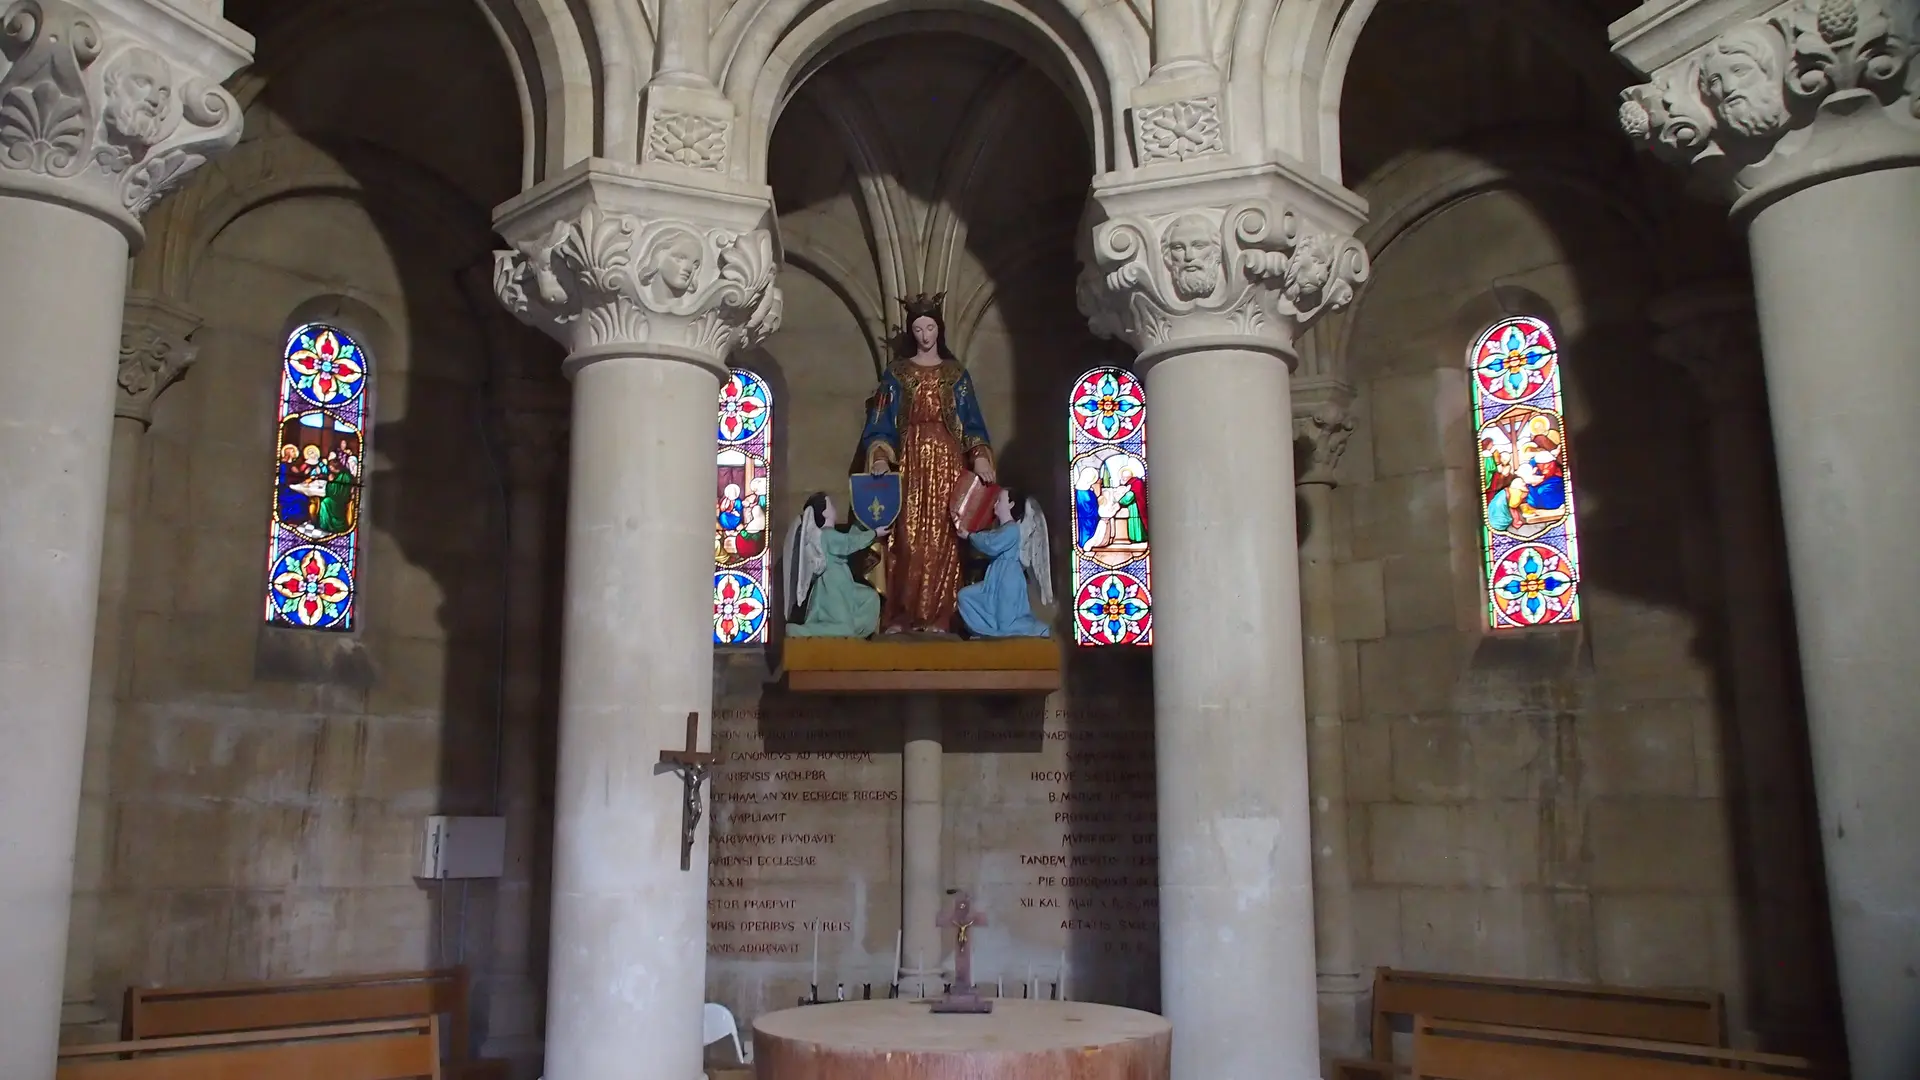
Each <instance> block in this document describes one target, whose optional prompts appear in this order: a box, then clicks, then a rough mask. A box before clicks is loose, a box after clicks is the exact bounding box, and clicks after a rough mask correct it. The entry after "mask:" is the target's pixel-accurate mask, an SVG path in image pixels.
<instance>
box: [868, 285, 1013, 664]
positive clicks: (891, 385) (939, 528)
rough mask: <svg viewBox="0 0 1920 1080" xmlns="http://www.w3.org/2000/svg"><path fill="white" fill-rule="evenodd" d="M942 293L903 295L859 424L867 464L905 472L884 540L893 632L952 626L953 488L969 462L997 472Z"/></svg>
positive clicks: (884, 617) (984, 474)
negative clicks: (903, 320) (889, 358)
mask: <svg viewBox="0 0 1920 1080" xmlns="http://www.w3.org/2000/svg"><path fill="white" fill-rule="evenodd" d="M945 295H946V294H945V293H939V294H936V295H933V296H927V295H924V294H922V295H919V296H915V297H912V298H911V299H908V300H906V301H904V302H903V306H904V307H905V308H906V314H907V326H906V330H905V331H904V332H903V333H902V334H901V335H900V337H899V339H898V341H897V343H896V345H895V352H896V354H897V355H896V357H895V359H894V360H893V362H892V363H890V364H888V365H887V370H886V371H885V372H884V373H883V374H882V375H881V376H880V388H879V389H878V390H877V391H875V393H874V396H873V398H872V399H871V400H870V402H869V405H868V409H867V423H866V427H865V428H864V429H863V430H862V431H861V433H860V457H861V458H862V460H863V461H864V463H865V465H866V468H867V471H868V472H870V473H873V474H876V475H877V474H880V473H884V472H886V471H887V470H889V469H897V470H899V472H900V516H899V518H898V520H896V521H895V522H894V525H893V538H892V542H891V543H889V544H888V545H887V556H886V584H887V587H886V589H885V590H884V592H885V598H886V606H885V610H884V611H883V612H882V614H881V620H880V621H881V626H882V627H883V628H884V629H885V631H886V632H887V633H890V634H896V633H900V632H901V631H903V630H918V631H931V632H934V633H942V634H944V633H951V632H952V631H953V619H954V611H955V608H956V607H957V605H958V602H959V595H960V540H959V536H958V534H957V533H956V532H955V531H954V523H953V512H952V503H951V500H952V497H953V490H954V484H955V482H956V481H958V480H959V479H960V477H961V475H962V472H963V470H967V469H971V470H972V471H973V472H974V473H975V474H976V475H977V476H979V477H980V479H981V480H984V481H986V482H987V483H992V482H993V480H994V465H993V443H992V440H991V439H990V438H989V437H988V436H987V424H986V420H985V418H984V417H982V416H981V414H980V403H979V399H978V398H977V397H976V396H975V394H974V391H973V380H971V379H970V378H968V377H967V372H966V369H965V368H963V367H961V366H960V362H959V361H958V360H957V359H955V358H954V355H953V352H952V351H951V350H950V349H948V348H947V326H946V320H945V318H944V316H943V315H942V313H941V310H940V304H941V301H942V300H943V299H944V298H945Z"/></svg>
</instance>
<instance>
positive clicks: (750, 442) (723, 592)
mask: <svg viewBox="0 0 1920 1080" xmlns="http://www.w3.org/2000/svg"><path fill="white" fill-rule="evenodd" d="M716 432H717V435H718V438H719V449H718V453H717V455H716V458H715V464H716V465H717V466H718V471H717V475H716V479H715V481H714V514H713V643H714V644H715V645H759V644H763V643H765V642H766V640H767V627H768V620H767V603H768V601H767V593H768V589H769V585H768V577H767V546H768V545H767V540H768V537H769V536H770V532H769V530H768V528H767V522H768V520H769V518H770V516H771V514H772V511H773V505H772V497H773V473H772V470H771V468H770V467H769V464H768V462H769V460H770V454H769V450H770V448H771V447H772V445H773V391H772V390H770V389H768V387H767V383H766V380H764V379H762V378H761V377H760V376H758V375H755V374H754V373H753V372H751V371H745V370H735V371H733V372H730V373H729V374H728V376H727V381H726V382H724V383H722V384H721V385H720V407H719V423H718V426H717V428H716Z"/></svg>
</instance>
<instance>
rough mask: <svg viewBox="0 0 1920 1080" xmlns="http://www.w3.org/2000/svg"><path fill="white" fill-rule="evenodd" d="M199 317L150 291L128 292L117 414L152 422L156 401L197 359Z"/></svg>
mask: <svg viewBox="0 0 1920 1080" xmlns="http://www.w3.org/2000/svg"><path fill="white" fill-rule="evenodd" d="M199 327H200V319H199V317H198V316H196V315H193V314H191V313H190V312H187V311H185V310H183V309H181V308H179V307H177V306H175V305H173V304H170V303H167V302H166V301H163V300H161V299H159V298H157V297H153V296H149V295H140V294H136V295H130V296H128V297H127V304H126V316H125V318H124V320H123V321H122V322H121V324H120V366H119V371H118V373H117V377H116V382H117V383H118V384H119V387H120V393H119V394H118V395H116V396H115V398H114V410H113V411H114V415H115V416H123V417H126V418H128V419H132V420H138V421H139V422H140V423H142V424H151V423H153V404H154V402H155V401H156V400H158V398H159V397H160V395H161V394H162V393H164V392H166V389H167V387H169V386H172V385H173V384H174V382H175V381H176V380H178V379H179V378H180V377H181V376H182V375H184V374H186V371H187V369H188V368H190V367H192V366H193V363H194V361H195V360H197V359H199V355H200V347H199V345H198V344H196V343H195V342H194V340H193V333H194V331H195V330H197V329H199Z"/></svg>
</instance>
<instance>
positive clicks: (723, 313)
mask: <svg viewBox="0 0 1920 1080" xmlns="http://www.w3.org/2000/svg"><path fill="white" fill-rule="evenodd" d="M778 270H779V263H778V260H777V259H776V258H775V255H774V247H773V236H772V234H771V233H769V232H768V231H767V230H765V229H752V230H748V231H745V232H736V231H733V230H729V229H722V228H712V227H704V226H701V225H697V224H694V223H690V222H684V221H675V220H655V221H643V220H642V219H640V218H639V217H638V216H636V215H633V214H627V213H620V212H610V211H606V210H602V209H600V208H599V207H596V206H592V205H589V206H587V207H585V208H584V209H582V210H581V211H580V212H579V213H578V214H577V215H576V216H574V217H570V218H562V219H561V220H559V221H556V222H554V223H553V224H552V225H551V226H550V227H549V229H548V231H547V232H546V233H545V234H544V235H543V236H542V237H540V238H539V239H538V240H535V241H532V242H522V243H517V244H515V246H514V248H513V249H512V250H508V251H499V252H495V253H494V293H495V295H496V296H498V297H499V299H500V302H501V303H502V304H503V305H504V306H505V307H506V308H507V310H508V311H511V312H512V313H513V314H514V315H516V316H517V317H519V318H520V319H521V321H523V322H525V323H527V324H528V325H531V326H534V327H536V328H538V329H541V330H544V331H546V332H547V333H549V334H551V335H552V336H554V337H555V338H556V339H558V340H559V341H560V342H561V343H562V344H564V345H566V346H567V347H568V348H569V349H570V350H572V351H574V352H576V353H578V352H581V351H584V350H595V349H602V348H606V347H609V346H621V345H625V346H631V347H633V348H635V349H636V350H644V349H645V348H647V347H648V346H654V347H660V346H665V347H669V348H673V349H678V350H683V351H686V352H691V353H694V354H698V355H700V356H702V357H705V358H707V359H709V360H710V361H711V362H713V363H715V364H716V365H717V364H721V363H724V361H725V358H726V356H727V354H728V353H730V352H731V351H733V350H734V349H737V348H742V347H748V346H752V345H755V344H758V343H759V342H760V341H761V340H763V339H765V338H766V336H767V335H769V334H771V333H773V332H774V331H775V330H778V329H779V327H780V316H781V295H780V289H779V286H778V285H776V284H775V283H774V279H775V276H776V275H777V273H778Z"/></svg>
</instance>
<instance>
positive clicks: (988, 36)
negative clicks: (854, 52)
mask: <svg viewBox="0 0 1920 1080" xmlns="http://www.w3.org/2000/svg"><path fill="white" fill-rule="evenodd" d="M1122 8H1124V5H1117V4H1115V5H1105V6H1095V5H1091V4H1086V3H1084V2H1081V0H1072V2H1071V6H1070V4H1069V3H1068V2H1062V0H1026V2H1023V0H941V3H940V6H939V7H936V8H933V9H932V10H928V9H927V8H925V7H922V6H919V5H917V4H916V3H914V0H826V2H825V3H823V4H820V5H818V6H816V7H813V8H811V9H809V8H808V7H807V5H806V4H805V3H804V0H764V2H762V3H760V4H758V5H750V4H747V3H740V4H736V5H734V7H733V8H732V9H731V10H730V11H729V12H728V13H727V17H726V18H725V19H723V20H722V21H721V24H720V26H719V27H718V28H717V30H716V32H715V34H714V37H713V42H712V53H711V57H712V61H713V68H714V71H715V72H716V76H715V81H716V82H718V83H719V84H720V86H721V88H722V90H723V91H724V92H725V93H726V95H727V97H728V98H729V99H730V100H731V101H732V102H733V104H734V108H735V109H736V110H737V115H738V116H739V117H740V121H739V123H740V128H741V131H742V137H741V139H740V140H739V141H738V142H737V143H736V147H737V150H736V152H735V154H734V155H733V160H732V161H731V163H730V170H731V172H732V174H733V176H734V177H735V178H736V179H741V180H746V181H749V182H753V183H764V182H765V180H766V177H767V150H768V142H769V140H770V138H771V137H772V133H773V125H774V123H775V121H777V120H778V118H779V114H780V111H781V109H782V108H783V107H784V106H785V105H786V102H787V101H788V100H789V98H790V97H791V96H792V94H793V91H794V90H795V88H797V87H798V86H799V85H800V84H801V83H802V82H804V81H805V80H806V79H807V78H808V77H809V76H811V75H812V74H813V73H814V72H816V71H818V70H819V69H820V68H821V67H822V66H823V65H825V64H826V63H827V62H828V61H830V60H832V59H833V58H834V57H836V56H838V55H840V54H841V53H843V52H845V51H846V50H848V49H851V48H854V47H856V46H858V45H861V44H864V43H866V42H868V41H872V40H874V39H876V38H881V37H889V36H893V35H895V34H898V33H902V32H904V31H905V30H907V29H909V27H908V26H907V25H905V22H904V17H905V16H908V15H911V16H912V25H911V27H910V29H912V30H913V31H916V32H940V31H946V32H952V33H960V34H966V35H969V36H972V37H976V38H981V39H984V40H987V41H991V42H993V43H995V44H997V45H1000V46H1002V47H1004V48H1006V49H1008V50H1010V51H1012V52H1015V53H1017V54H1019V55H1021V56H1023V57H1025V58H1027V59H1028V60H1030V61H1031V62H1033V63H1034V64H1035V66H1037V67H1039V68H1040V69H1041V70H1042V71H1044V72H1046V73H1047V75H1048V77H1049V78H1051V79H1052V80H1053V81H1054V83H1055V85H1057V86H1059V87H1060V89H1061V91H1062V93H1064V94H1065V95H1066V97H1067V100H1068V101H1069V102H1070V103H1071V104H1072V105H1073V107H1074V109H1075V111H1076V112H1077V113H1078V114H1079V116H1080V118H1081V122H1082V124H1083V125H1084V127H1085V129H1086V131H1087V136H1088V141H1089V142H1090V143H1091V144H1092V146H1093V151H1094V169H1093V171H1094V172H1096V173H1097V172H1101V171H1105V170H1107V169H1111V168H1113V167H1114V166H1115V154H1116V153H1117V152H1118V147H1120V146H1122V145H1124V142H1125V127H1124V118H1123V115H1122V108H1121V104H1120V103H1121V102H1122V101H1123V100H1124V94H1125V91H1126V89H1127V88H1128V87H1131V86H1133V85H1135V84H1136V83H1138V82H1139V81H1140V80H1141V79H1142V78H1144V77H1145V74H1146V68H1147V60H1146V57H1147V42H1146V31H1145V28H1144V27H1143V26H1141V25H1140V24H1139V22H1138V21H1137V19H1135V18H1133V17H1132V15H1131V12H1132V9H1130V8H1126V9H1125V12H1126V14H1122V13H1121V12H1120V11H1119V10H1118V9H1122Z"/></svg>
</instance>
